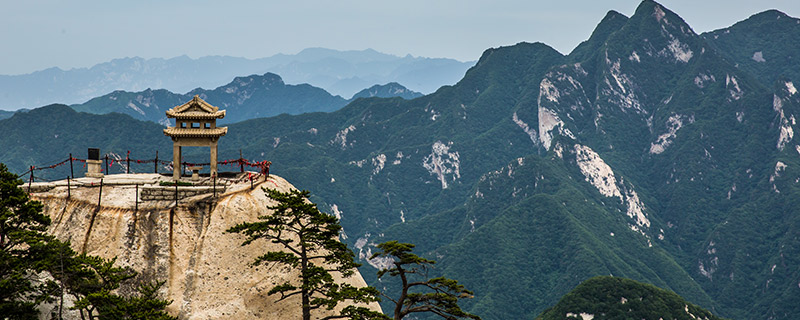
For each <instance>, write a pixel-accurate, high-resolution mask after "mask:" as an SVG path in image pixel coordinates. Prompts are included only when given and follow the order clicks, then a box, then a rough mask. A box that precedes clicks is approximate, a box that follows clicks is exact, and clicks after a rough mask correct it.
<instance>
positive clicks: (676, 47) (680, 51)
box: [667, 39, 693, 63]
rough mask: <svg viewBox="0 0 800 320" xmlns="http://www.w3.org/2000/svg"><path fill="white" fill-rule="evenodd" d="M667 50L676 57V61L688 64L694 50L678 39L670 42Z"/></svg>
mask: <svg viewBox="0 0 800 320" xmlns="http://www.w3.org/2000/svg"><path fill="white" fill-rule="evenodd" d="M667 49H669V51H670V52H672V55H673V56H674V57H675V60H676V61H680V62H683V63H687V62H689V60H691V59H692V56H693V53H692V50H691V49H689V46H688V45H687V44H685V43H681V42H680V41H678V39H672V41H670V42H669V45H668V46H667Z"/></svg>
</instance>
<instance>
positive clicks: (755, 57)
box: [752, 51, 767, 62]
mask: <svg viewBox="0 0 800 320" xmlns="http://www.w3.org/2000/svg"><path fill="white" fill-rule="evenodd" d="M752 59H753V60H754V61H755V62H767V60H764V54H763V53H761V51H756V52H753V58H752Z"/></svg>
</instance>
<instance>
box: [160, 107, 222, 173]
mask: <svg viewBox="0 0 800 320" xmlns="http://www.w3.org/2000/svg"><path fill="white" fill-rule="evenodd" d="M167 117H168V118H175V126H174V127H168V128H166V129H164V135H166V136H169V137H170V138H172V159H173V160H172V179H173V180H174V181H178V180H180V179H181V147H209V148H210V149H211V161H210V170H211V175H212V176H215V175H216V174H217V142H218V141H219V138H220V137H222V136H224V135H225V134H226V133H228V127H217V119H222V118H224V117H225V110H219V108H217V107H215V106H212V105H210V104H208V103H207V102H205V101H203V99H200V97H198V96H196V95H195V96H194V98H192V100H190V101H189V102H187V103H184V104H182V105H179V106H175V107H173V108H172V109H169V110H167Z"/></svg>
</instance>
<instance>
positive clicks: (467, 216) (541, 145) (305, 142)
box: [0, 0, 800, 319]
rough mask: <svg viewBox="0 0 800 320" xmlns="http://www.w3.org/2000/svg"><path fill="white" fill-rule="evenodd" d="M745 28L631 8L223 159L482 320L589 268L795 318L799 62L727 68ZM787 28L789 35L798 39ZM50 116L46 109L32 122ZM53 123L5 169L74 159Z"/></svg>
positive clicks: (538, 297)
mask: <svg viewBox="0 0 800 320" xmlns="http://www.w3.org/2000/svg"><path fill="white" fill-rule="evenodd" d="M767 14H771V15H773V16H780V17H781V18H780V19H781V20H784V21H786V20H788V21H790V22H791V21H794V23H797V21H798V19H796V18H791V17H788V16H785V15H781V14H778V13H775V12H768V13H767ZM761 15H762V14H759V15H755V16H753V17H751V18H750V19H761V18H763V17H761ZM750 19H748V20H746V21H743V22H740V23H739V24H737V25H735V26H734V27H731V28H728V32H723V33H724V34H725V37H730V39H741V40H737V41H743V42H742V43H740V44H739V45H736V46H726V45H725V44H724V43H722V42H715V41H718V40H720V39H723V36H720V37H719V38H716V39H715V38H714V37H713V35H714V34H715V33H716V31H715V32H711V33H707V34H704V35H698V34H696V33H695V32H694V31H693V30H692V28H691V27H690V26H689V25H687V24H686V23H685V22H684V21H683V19H681V18H680V17H679V16H678V15H676V14H675V13H673V12H671V11H670V10H668V9H667V8H665V7H663V6H662V5H660V4H658V3H656V2H653V1H649V0H646V1H643V2H641V4H640V5H639V6H638V8H637V9H636V11H635V13H634V14H633V15H632V16H630V17H626V16H624V15H622V14H619V13H617V12H613V11H612V12H609V13H608V14H607V15H606V16H605V18H603V19H602V21H601V22H600V24H599V25H598V26H597V28H596V30H595V31H594V32H593V33H592V35H591V37H590V38H589V39H588V40H587V41H585V42H583V43H581V44H580V45H579V46H578V47H576V48H575V50H574V51H573V52H572V53H570V54H569V55H562V54H560V53H558V52H557V51H556V50H554V49H552V48H550V47H549V46H547V45H544V44H541V43H519V44H516V45H513V46H508V47H501V48H492V49H488V50H486V51H485V52H484V53H483V55H482V56H481V58H480V60H479V61H478V62H477V64H476V65H475V66H474V67H472V68H471V69H469V71H467V73H466V75H465V76H464V78H463V79H461V80H460V81H459V82H458V83H457V84H455V85H453V86H444V87H441V88H440V89H438V90H437V91H436V92H434V93H432V94H429V95H426V96H422V97H419V98H416V99H413V100H405V99H402V98H399V97H395V98H364V99H356V100H354V101H352V102H350V103H349V104H347V105H346V106H344V107H343V108H341V109H339V110H337V111H334V112H330V113H307V114H302V115H286V114H283V115H279V116H275V117H270V118H259V119H252V120H248V121H244V122H239V123H232V124H230V125H229V131H228V134H227V135H226V136H225V137H224V138H223V139H222V140H221V142H220V147H219V148H220V158H222V159H224V158H227V157H238V155H239V150H241V151H242V153H243V155H244V157H245V158H251V159H268V160H270V161H272V162H273V166H272V171H273V172H274V173H276V174H278V175H280V176H282V177H286V178H287V179H289V180H290V181H291V182H292V183H293V184H294V185H296V186H299V187H301V188H303V189H308V190H310V191H311V192H312V195H313V197H312V199H311V200H312V201H314V202H316V203H318V204H319V205H320V208H321V209H323V210H325V211H327V212H330V213H332V214H335V215H337V216H338V217H340V218H341V224H342V226H343V227H344V233H343V235H342V238H343V241H345V242H346V243H348V244H349V245H350V246H352V247H353V248H354V250H355V251H356V254H357V255H358V256H359V257H360V258H361V259H362V261H363V262H364V263H365V265H364V266H363V267H362V268H361V270H360V271H361V274H362V275H363V276H364V278H365V280H366V281H367V282H368V283H370V284H371V285H374V286H377V287H378V288H379V289H383V288H389V289H391V288H392V287H391V286H390V285H388V284H385V283H383V282H379V281H377V279H376V277H375V276H374V274H375V271H376V269H375V268H377V267H380V261H370V260H368V259H367V258H368V257H370V256H371V254H372V252H373V251H374V250H375V244H377V243H380V242H382V241H385V240H399V241H401V242H411V243H414V244H416V245H417V247H416V250H417V252H420V253H423V255H426V256H430V257H432V258H433V259H435V260H437V261H438V263H437V265H436V268H435V269H433V270H430V272H431V273H432V275H436V274H441V275H444V276H446V277H448V278H453V279H458V280H459V283H461V284H464V285H465V286H466V287H467V288H469V289H470V290H473V291H474V292H475V295H474V298H473V299H469V301H467V303H466V304H464V307H465V310H467V311H468V312H470V313H473V314H477V315H480V316H481V317H482V318H484V319H532V318H535V317H536V316H538V315H540V314H541V315H542V316H543V317H545V316H547V314H542V312H543V311H545V310H546V309H547V308H549V307H553V306H555V307H553V309H550V310H561V309H559V308H560V307H559V306H558V305H557V303H558V302H559V299H560V297H562V296H564V295H565V294H567V293H568V292H570V291H571V290H573V288H575V287H576V286H578V285H579V284H580V283H581V282H583V281H584V280H586V279H589V278H592V277H595V276H600V275H613V276H615V277H624V278H629V279H633V280H636V281H639V282H643V283H648V284H650V285H654V286H656V287H659V288H662V289H665V290H669V291H672V292H675V293H677V294H678V295H680V296H682V297H683V298H685V299H686V300H687V301H688V302H690V303H691V304H693V305H697V306H699V307H701V308H704V309H707V310H710V311H711V312H713V313H714V314H715V315H717V316H721V317H726V318H732V319H756V318H757V319H763V318H769V319H793V318H795V317H796V314H798V313H800V285H799V284H800V273H798V270H799V269H798V268H800V241H798V239H800V216H798V214H797V213H798V209H797V208H800V188H799V187H800V156H799V155H798V154H799V153H800V144H799V143H798V141H797V138H796V137H794V132H795V131H797V129H798V128H797V121H796V119H797V117H798V116H800V94H798V93H797V89H796V85H795V82H797V81H800V79H796V78H795V75H794V73H793V70H798V67H800V66H798V64H797V63H796V62H792V64H789V65H785V66H782V67H781V68H779V69H771V68H772V67H770V68H766V69H759V70H763V74H756V73H755V72H756V71H753V70H754V69H752V68H750V67H748V65H747V64H746V63H744V62H737V60H736V59H738V58H736V57H740V58H741V57H748V56H749V57H748V59H749V58H752V57H753V52H749V53H747V52H744V53H743V52H740V51H739V50H742V51H752V50H753V48H757V47H761V45H760V44H757V43H756V44H753V43H750V42H748V41H750V40H752V41H756V40H753V37H751V36H748V34H749V33H750V32H751V30H750V29H748V28H744V27H741V26H747V25H749V24H752V23H754V21H751V20H750ZM776 20H777V19H776ZM781 23H783V22H781ZM758 25H764V24H758ZM736 26H740V27H736ZM792 30H794V29H792ZM763 32H779V31H775V30H772V29H770V28H766V29H765V31H763ZM762 34H763V33H762ZM784 36H785V37H787V39H791V41H790V40H785V41H784V42H791V43H798V42H800V34H797V33H791V34H788V33H787V34H784ZM756 38H757V39H758V40H757V41H767V40H769V39H770V37H769V36H760V37H756ZM748 39H749V40H748ZM723 40H724V39H723ZM765 43H767V42H765ZM767 44H769V47H770V48H781V44H780V43H771V42H770V43H767ZM763 48H764V49H763V51H762V58H764V59H765V60H766V62H758V61H755V60H752V59H751V61H753V63H756V62H758V63H770V61H795V60H791V58H790V57H789V56H791V55H793V54H795V51H791V50H778V49H776V50H772V51H770V50H767V49H766V48H767V46H764V47H763ZM767 52H769V53H767ZM742 61H745V60H742ZM748 63H749V62H748ZM756 66H757V67H758V68H760V67H762V65H761V64H757V65H756ZM754 68H756V67H754ZM774 70H779V71H774ZM776 72H779V73H778V74H775V73H776ZM207 101H209V102H210V103H212V104H220V107H223V105H222V104H221V103H215V102H214V101H213V99H211V98H209V99H208V100H207ZM176 104H177V103H176ZM42 109H47V110H50V109H53V110H51V111H48V112H44V111H42V112H40V114H39V116H40V117H41V118H36V117H34V116H33V115H32V114H33V113H34V112H39V111H37V110H39V109H37V110H33V111H30V112H28V113H18V114H16V115H14V116H13V117H11V118H9V119H6V120H0V129H2V130H3V132H11V131H12V130H35V129H36V128H40V127H41V128H44V126H45V125H48V123H50V122H49V121H56V122H58V121H70V122H72V121H75V122H78V121H83V120H80V119H88V118H90V117H99V118H97V120H95V121H102V122H103V123H105V125H107V126H110V127H115V128H118V129H115V131H114V132H113V134H112V133H105V132H103V131H99V132H96V133H95V134H96V135H100V136H102V137H104V138H105V139H109V140H108V141H105V142H104V141H103V140H102V139H100V138H99V137H98V140H93V141H96V143H97V144H96V146H99V147H101V148H103V150H107V151H114V152H124V151H125V150H126V149H125V148H128V149H127V150H135V152H139V153H149V152H152V149H155V148H158V149H160V150H162V151H164V152H169V151H168V150H169V149H168V143H169V141H167V140H168V139H165V138H164V137H160V138H156V137H152V139H160V140H153V141H143V140H144V139H150V138H151V137H150V136H145V135H142V134H140V133H139V132H144V131H148V130H153V131H155V133H154V134H153V135H154V136H155V135H160V127H159V128H156V127H158V126H157V125H155V124H152V123H147V122H140V121H135V120H132V119H130V118H128V117H125V116H122V115H103V116H97V115H89V114H85V113H78V112H74V111H71V110H69V109H65V107H63V106H50V107H46V108H42ZM55 111H58V112H60V115H59V117H60V118H58V119H56V120H46V119H50V118H51V117H54V116H50V114H54V113H56V112H55ZM228 112H229V114H231V115H232V114H233V112H234V111H233V108H230V109H229V111H228ZM26 115H27V116H26ZM66 119H74V120H66ZM100 119H102V120H100ZM68 128H72V127H70V126H68V125H65V126H64V127H63V128H62V127H54V128H51V129H48V131H47V132H46V135H58V139H62V138H63V139H64V140H60V141H65V142H64V143H61V144H57V143H53V144H51V145H50V146H49V147H50V148H52V150H48V151H44V150H41V146H39V145H37V144H34V143H32V142H30V141H29V140H28V139H29V137H28V136H26V135H25V134H24V133H20V134H16V135H14V138H13V139H12V138H7V137H3V139H5V140H3V141H0V145H3V146H4V148H3V149H4V152H5V153H4V154H2V155H0V160H2V161H3V162H11V160H14V161H17V162H14V165H12V169H15V170H19V171H20V172H21V171H24V170H25V168H26V166H25V165H24V164H25V163H26V161H27V163H29V162H36V163H47V161H50V160H48V159H46V158H45V157H46V154H49V153H55V152H56V151H55V150H57V152H67V150H73V149H78V150H85V147H86V143H85V142H83V140H81V138H79V137H77V136H76V135H77V134H80V132H74V131H70V130H69V129H68ZM148 132H149V131H148ZM114 137H136V138H127V139H114ZM40 138H42V139H44V137H40ZM144 143H150V145H149V146H141V144H144ZM6 146H8V147H6ZM70 148H72V149H70ZM142 148H149V149H143V150H142ZM76 152H77V151H76ZM198 152H199V154H202V152H200V151H198ZM190 153H191V152H190ZM167 154H169V153H167ZM23 155H25V156H28V158H25V159H24V161H23V160H19V159H17V158H10V156H15V157H22V156H23ZM14 166H16V167H14ZM237 169H238V168H237ZM113 170H118V169H113ZM223 170H224V169H223ZM625 285H626V284H625V283H619V282H614V281H610V282H600V283H596V284H594V285H592V286H593V287H599V288H608V290H612V289H613V288H619V287H620V286H625ZM646 288H647V290H646V291H648V292H649V291H652V290H651V289H654V288H652V287H646ZM637 290H638V289H637ZM604 292H605V291H604ZM659 292H660V291H659ZM658 295H661V293H658ZM625 298H626V299H628V300H629V301H630V299H631V298H629V297H625ZM565 299H566V298H565ZM620 299H621V297H620ZM672 300H674V299H672V298H670V301H672ZM675 301H678V300H675ZM677 303H680V302H677ZM633 305H639V304H631V306H633ZM693 305H691V306H690V305H689V304H687V305H686V308H689V310H691V311H692V314H695V315H701V314H705V313H702V312H701V310H700V309H697V308H695V307H694V306H693ZM675 306H676V305H675V304H674V303H672V302H670V304H669V308H670V310H673V311H674V308H673V307H675ZM597 310H599V309H597ZM589 311H590V310H588V309H585V310H583V311H581V310H575V311H572V310H568V311H566V310H565V311H564V312H573V313H574V312H589ZM695 311H697V312H695ZM592 312H599V311H592ZM593 314H595V315H597V314H596V313H593ZM687 314H688V313H687ZM561 316H564V315H561ZM684 316H685V315H684ZM576 317H579V314H578V316H576ZM666 318H667V317H666V316H665V319H666ZM676 318H680V317H676ZM709 318H711V316H709Z"/></svg>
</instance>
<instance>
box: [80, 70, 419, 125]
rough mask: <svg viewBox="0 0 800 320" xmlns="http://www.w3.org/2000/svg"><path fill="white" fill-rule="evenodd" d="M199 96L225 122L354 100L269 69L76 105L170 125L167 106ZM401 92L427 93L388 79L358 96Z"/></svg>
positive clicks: (408, 94) (333, 106) (413, 95)
mask: <svg viewBox="0 0 800 320" xmlns="http://www.w3.org/2000/svg"><path fill="white" fill-rule="evenodd" d="M195 95H198V96H200V98H202V99H203V100H206V101H207V102H208V103H211V104H212V105H214V106H217V107H220V108H222V109H227V110H228V114H227V116H226V117H225V118H224V119H220V120H219V123H221V124H224V123H233V122H239V121H244V120H249V119H255V118H263V117H270V116H276V115H279V114H282V113H286V114H302V113H308V112H331V111H335V110H338V109H340V108H341V107H343V106H344V105H346V104H347V103H348V102H349V101H350V100H345V99H344V98H342V97H340V96H333V95H331V94H330V93H328V92H327V91H325V90H324V89H321V88H317V87H314V86H311V85H308V84H300V85H291V84H286V83H284V82H283V79H281V77H280V76H278V75H277V74H274V73H265V74H263V75H251V76H246V77H236V78H235V79H233V81H231V82H230V83H228V84H226V85H224V86H221V87H218V88H216V89H213V90H205V89H200V88H198V89H194V90H192V91H189V92H187V93H186V94H179V93H173V92H170V91H168V90H164V89H158V90H151V89H147V90H144V91H140V92H127V91H114V92H112V93H109V94H107V95H104V96H100V97H97V98H94V99H91V100H89V101H87V102H86V103H82V104H76V105H72V108H73V109H75V110H77V111H81V112H88V113H94V114H105V113H111V112H118V113H123V114H127V115H130V116H132V117H134V118H136V119H140V120H148V121H153V122H157V123H161V124H162V125H167V124H168V123H169V121H168V119H167V117H166V114H165V111H166V110H167V109H169V108H172V107H174V106H177V105H181V104H183V103H185V102H186V101H189V100H191V98H192V97H193V96H195ZM396 96H399V97H403V98H406V99H411V98H416V97H419V96H422V94H420V93H418V92H414V91H411V90H408V89H407V88H405V87H403V86H402V85H400V84H398V83H389V84H385V85H375V86H372V87H371V88H368V89H364V90H362V91H360V92H359V93H357V94H356V95H355V96H354V99H356V98H359V97H384V98H388V97H396Z"/></svg>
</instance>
